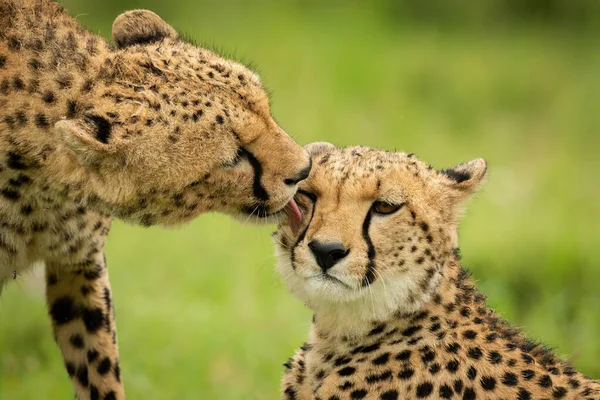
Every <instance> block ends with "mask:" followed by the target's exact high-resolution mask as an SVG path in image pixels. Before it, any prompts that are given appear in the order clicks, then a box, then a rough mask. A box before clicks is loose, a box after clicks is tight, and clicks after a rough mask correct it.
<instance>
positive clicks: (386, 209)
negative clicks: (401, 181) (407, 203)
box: [373, 201, 404, 215]
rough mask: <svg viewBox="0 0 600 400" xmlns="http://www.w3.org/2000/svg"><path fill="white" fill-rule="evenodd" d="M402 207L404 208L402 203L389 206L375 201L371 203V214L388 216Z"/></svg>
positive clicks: (383, 202)
mask: <svg viewBox="0 0 600 400" xmlns="http://www.w3.org/2000/svg"><path fill="white" fill-rule="evenodd" d="M402 207H404V203H402V204H390V203H386V202H385V201H376V202H375V203H373V212H375V214H381V215H388V214H393V213H395V212H396V211H398V210H399V209H401V208H402Z"/></svg>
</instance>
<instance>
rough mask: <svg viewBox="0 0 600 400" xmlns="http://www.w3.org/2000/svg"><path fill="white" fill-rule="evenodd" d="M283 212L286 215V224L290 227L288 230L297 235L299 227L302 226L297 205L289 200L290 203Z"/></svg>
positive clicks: (300, 213) (300, 214)
mask: <svg viewBox="0 0 600 400" xmlns="http://www.w3.org/2000/svg"><path fill="white" fill-rule="evenodd" d="M285 210H286V212H287V215H288V223H289V225H290V229H291V230H292V232H293V233H294V235H297V234H298V232H299V231H300V226H302V212H301V211H300V209H299V208H298V204H296V202H295V201H294V199H292V200H290V202H289V203H288V204H287V206H286V207H285Z"/></svg>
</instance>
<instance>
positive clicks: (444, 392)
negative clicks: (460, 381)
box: [440, 385, 454, 399]
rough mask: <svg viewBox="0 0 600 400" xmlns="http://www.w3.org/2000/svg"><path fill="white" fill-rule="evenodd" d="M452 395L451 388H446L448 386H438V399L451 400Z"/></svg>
mask: <svg viewBox="0 0 600 400" xmlns="http://www.w3.org/2000/svg"><path fill="white" fill-rule="evenodd" d="M453 394H454V392H453V391H452V388H451V387H450V386H448V385H442V386H440V397H441V398H442V399H451V398H452V395H453Z"/></svg>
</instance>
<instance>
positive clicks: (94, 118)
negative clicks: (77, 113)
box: [85, 115, 112, 144]
mask: <svg viewBox="0 0 600 400" xmlns="http://www.w3.org/2000/svg"><path fill="white" fill-rule="evenodd" d="M85 119H86V120H87V121H88V122H90V123H92V124H94V125H95V127H96V129H95V130H96V132H95V134H94V137H95V138H96V140H98V141H99V142H101V143H104V144H107V143H108V139H110V136H111V134H112V133H111V129H112V127H111V125H110V122H108V120H107V119H106V118H104V117H101V116H99V115H86V117H85Z"/></svg>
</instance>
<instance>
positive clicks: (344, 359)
mask: <svg viewBox="0 0 600 400" xmlns="http://www.w3.org/2000/svg"><path fill="white" fill-rule="evenodd" d="M350 361H352V359H351V358H349V357H338V358H336V359H335V361H334V362H333V365H335V366H336V367H339V366H341V365H344V364H348V363H349V362H350Z"/></svg>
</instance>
